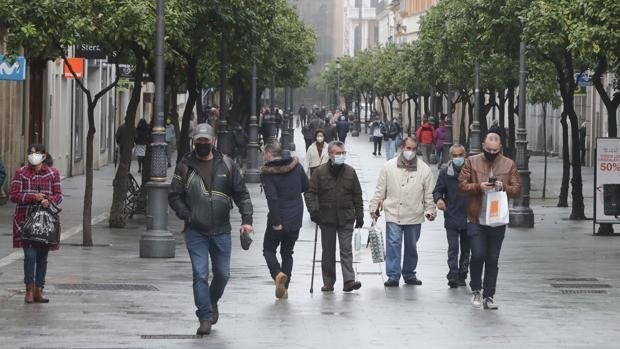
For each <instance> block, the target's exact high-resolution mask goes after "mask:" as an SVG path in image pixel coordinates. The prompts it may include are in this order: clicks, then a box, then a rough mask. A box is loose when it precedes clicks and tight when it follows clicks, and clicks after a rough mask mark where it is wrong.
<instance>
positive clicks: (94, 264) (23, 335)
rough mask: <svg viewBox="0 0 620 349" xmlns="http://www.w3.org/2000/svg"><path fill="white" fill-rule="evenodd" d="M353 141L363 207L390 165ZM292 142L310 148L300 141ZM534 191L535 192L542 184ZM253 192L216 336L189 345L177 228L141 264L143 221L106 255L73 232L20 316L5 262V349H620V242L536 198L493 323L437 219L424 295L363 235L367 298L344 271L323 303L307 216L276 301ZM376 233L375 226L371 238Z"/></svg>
mask: <svg viewBox="0 0 620 349" xmlns="http://www.w3.org/2000/svg"><path fill="white" fill-rule="evenodd" d="M347 142H348V150H349V152H350V157H349V162H350V163H351V164H352V165H353V166H354V167H356V168H357V169H358V173H359V176H360V180H361V182H362V186H363V189H364V191H365V196H366V197H365V199H367V198H368V197H370V195H372V193H373V191H374V184H375V182H376V178H377V176H378V172H379V169H380V166H381V165H382V164H383V162H384V159H382V158H379V157H373V156H372V155H371V152H372V149H371V147H372V144H371V143H369V142H368V137H367V136H365V135H362V137H359V138H353V137H349V138H348V139H347ZM297 143H298V145H297V146H298V149H303V144H302V142H300V137H297ZM536 166H538V165H536ZM554 166H556V165H554ZM536 171H537V170H536ZM555 178H556V179H555V180H552V183H554V186H556V185H557V175H556V177H555ZM110 183H111V180H110ZM534 183H535V187H536V186H537V183H538V182H537V179H535V180H534ZM248 187H249V188H250V191H251V194H252V199H253V202H254V206H255V215H254V223H255V225H254V227H255V229H256V235H255V241H254V243H253V245H252V247H251V249H250V250H249V251H243V250H241V248H240V244H239V238H238V234H235V233H233V256H232V263H231V278H230V281H229V284H228V286H227V288H226V292H225V293H224V297H223V298H222V300H221V301H220V312H221V316H220V321H219V322H218V324H217V325H215V326H214V327H213V332H212V334H211V335H210V336H206V337H203V338H197V337H195V336H193V334H194V333H195V330H196V328H197V320H196V318H195V316H194V310H195V309H194V305H193V298H192V287H191V284H192V281H191V265H190V262H189V257H188V255H187V251H186V250H185V246H184V243H183V238H182V235H181V234H180V233H179V231H180V230H181V223H180V222H179V221H178V220H176V218H174V217H172V216H171V219H170V230H171V231H173V232H174V234H175V236H176V238H177V250H176V257H175V258H173V259H141V258H139V256H138V252H139V238H140V235H141V233H142V232H144V223H145V222H144V219H143V218H142V217H140V216H139V217H137V218H136V219H134V220H133V221H132V222H131V223H130V226H129V228H128V229H108V228H107V226H106V224H105V223H106V222H101V223H98V224H97V225H96V226H95V230H94V234H95V236H96V242H97V243H98V244H102V245H104V246H101V247H95V248H82V247H76V246H70V245H67V243H69V244H70V243H79V242H80V234H75V235H73V236H71V237H70V238H68V239H67V240H66V241H65V246H63V247H62V248H61V250H60V251H58V252H54V253H52V254H51V256H50V261H49V272H48V280H47V282H48V284H47V288H46V290H47V293H48V295H49V296H50V298H51V303H49V304H45V305H44V304H33V305H28V304H24V302H23V284H22V278H23V276H22V275H23V272H22V264H21V260H16V261H14V262H11V263H5V265H2V261H3V260H5V261H6V259H2V258H1V257H0V338H2V341H1V342H0V348H74V349H77V348H204V347H207V348H284V347H295V348H337V347H340V348H343V349H344V348H375V347H393V348H404V347H412V346H415V347H421V348H438V347H444V348H454V347H471V346H476V347H483V348H496V347H498V346H501V347H503V348H523V347H531V348H617V347H618V346H619V344H618V342H619V341H620V327H618V323H620V302H619V300H620V292H619V287H620V268H618V267H617V266H618V264H619V263H620V240H619V239H617V238H614V237H593V236H592V235H591V231H592V228H591V224H592V222H591V221H584V222H573V221H567V220H565V219H564V218H565V217H567V216H568V212H569V209H567V208H562V209H560V208H555V207H552V206H553V205H554V204H555V201H554V200H555V199H549V200H547V201H546V202H542V201H540V200H533V205H532V207H533V209H534V212H535V215H536V228H534V229H510V228H509V229H508V231H507V234H506V239H505V241H504V248H503V250H502V255H501V256H500V274H499V281H498V290H497V295H496V300H497V302H498V304H499V307H500V309H499V310H497V311H489V310H486V311H485V310H479V309H473V308H472V307H471V306H470V305H469V290H468V289H466V288H463V287H462V288H459V289H449V288H448V286H447V280H446V278H445V275H446V273H447V265H446V258H447V255H446V248H447V242H446V236H445V232H444V230H443V219H442V217H441V215H440V216H439V217H438V219H437V220H436V221H434V222H430V223H425V224H423V226H422V236H421V239H420V242H419V248H418V249H419V256H420V257H419V258H420V259H419V264H418V277H419V278H420V279H421V280H422V281H423V283H424V284H423V285H422V286H404V285H401V286H400V287H398V288H389V289H386V288H384V287H383V279H384V275H383V273H384V271H383V268H384V266H383V264H381V265H379V264H373V263H371V258H370V251H369V250H368V249H366V248H365V241H366V234H365V233H366V230H363V237H362V241H363V243H362V249H361V250H360V251H359V253H358V254H357V255H356V260H357V261H358V263H356V264H355V267H356V270H357V273H358V277H359V279H360V280H361V281H362V283H363V286H362V288H361V289H360V290H359V291H356V292H352V293H351V294H344V293H343V292H342V291H341V289H342V283H341V280H340V271H339V268H338V278H339V281H338V282H337V284H336V291H335V292H333V293H327V294H323V293H321V292H320V291H319V289H320V286H321V278H320V262H317V267H316V278H315V287H314V288H315V292H314V294H310V293H309V288H310V275H311V268H312V251H313V241H314V225H313V224H312V223H311V222H310V221H309V218H308V217H307V215H306V217H305V218H304V227H303V228H302V231H301V233H300V240H299V241H298V243H297V245H296V249H295V255H294V258H295V266H294V269H293V277H292V281H291V285H290V290H289V299H287V300H276V298H275V296H274V287H273V282H272V281H271V279H270V277H269V273H268V270H267V267H266V265H265V261H264V259H263V257H262V236H263V231H264V227H265V223H266V213H267V208H266V203H265V200H264V197H263V194H261V193H260V188H259V186H258V185H255V184H252V185H248ZM548 196H549V195H548ZM233 212H234V214H233V216H234V221H233V227H235V226H238V225H239V224H240V219H239V216H238V213H237V210H236V208H235V209H234V210H233ZM587 215H589V216H590V215H591V212H590V213H587ZM77 218H78V217H71V219H74V220H76V219H77ZM63 219H65V218H64V217H63ZM66 219H69V218H66ZM369 223H370V219H369V218H368V219H367V222H366V226H368V225H369ZM380 225H383V224H382V223H381V224H380ZM65 226H67V225H65ZM2 227H4V226H2ZM3 229H4V228H3ZM233 231H236V229H233ZM3 233H4V230H3ZM8 239H9V237H3V241H5V242H6V241H8ZM3 244H4V243H3ZM319 251H320V246H319Z"/></svg>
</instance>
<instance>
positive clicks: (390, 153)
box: [385, 139, 396, 160]
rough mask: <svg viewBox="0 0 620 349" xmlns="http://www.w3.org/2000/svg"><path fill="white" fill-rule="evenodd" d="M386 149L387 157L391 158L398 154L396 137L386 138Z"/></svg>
mask: <svg viewBox="0 0 620 349" xmlns="http://www.w3.org/2000/svg"><path fill="white" fill-rule="evenodd" d="M385 149H386V154H385V155H386V159H388V160H391V159H392V158H394V156H395V155H396V140H395V139H386V140H385Z"/></svg>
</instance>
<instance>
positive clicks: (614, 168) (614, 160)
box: [594, 138, 620, 224]
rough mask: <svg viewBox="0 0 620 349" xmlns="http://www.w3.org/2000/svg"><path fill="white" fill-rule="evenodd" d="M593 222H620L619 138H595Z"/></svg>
mask: <svg viewBox="0 0 620 349" xmlns="http://www.w3.org/2000/svg"><path fill="white" fill-rule="evenodd" d="M594 223H595V224H600V223H615V224H620V138H597V139H596V171H595V175H594Z"/></svg>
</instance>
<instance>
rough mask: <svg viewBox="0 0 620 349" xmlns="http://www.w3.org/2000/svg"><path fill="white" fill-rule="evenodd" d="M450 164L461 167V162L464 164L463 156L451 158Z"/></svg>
mask: <svg viewBox="0 0 620 349" xmlns="http://www.w3.org/2000/svg"><path fill="white" fill-rule="evenodd" d="M452 164H453V165H454V167H456V168H461V167H463V164H465V158H464V157H462V156H459V157H457V158H454V159H452Z"/></svg>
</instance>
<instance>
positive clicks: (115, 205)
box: [108, 49, 174, 228]
mask: <svg viewBox="0 0 620 349" xmlns="http://www.w3.org/2000/svg"><path fill="white" fill-rule="evenodd" d="M133 51H134V54H135V57H136V70H135V73H134V74H135V75H134V88H133V90H132V91H131V98H130V99H129V104H128V105H127V111H126V113H125V126H124V127H123V129H122V130H118V131H117V132H121V133H119V134H118V136H117V139H118V144H119V151H118V152H119V164H118V168H117V169H116V175H115V176H114V181H113V182H112V185H113V187H114V192H113V194H112V206H111V207H110V219H109V221H108V225H109V226H110V228H124V227H125V223H126V222H125V219H124V217H123V210H122V209H123V207H122V206H123V204H124V201H125V198H126V196H127V184H128V178H129V170H130V165H131V155H132V154H131V151H132V150H133V145H134V135H135V130H136V128H135V125H136V112H137V111H138V105H139V104H140V97H141V96H142V77H143V74H144V59H143V56H142V53H140V51H138V50H137V49H133ZM173 92H174V91H173Z"/></svg>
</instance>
